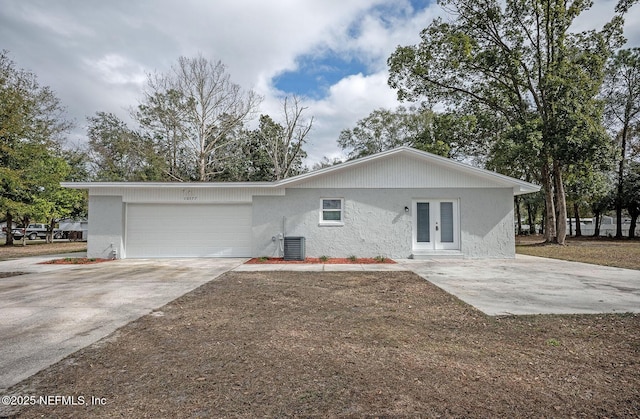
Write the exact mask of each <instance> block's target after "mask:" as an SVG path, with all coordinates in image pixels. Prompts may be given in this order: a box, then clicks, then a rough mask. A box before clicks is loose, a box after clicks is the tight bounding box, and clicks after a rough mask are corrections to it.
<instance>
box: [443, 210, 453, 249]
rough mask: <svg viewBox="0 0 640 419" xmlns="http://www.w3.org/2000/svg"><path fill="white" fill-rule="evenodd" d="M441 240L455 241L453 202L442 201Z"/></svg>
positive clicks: (446, 241)
mask: <svg viewBox="0 0 640 419" xmlns="http://www.w3.org/2000/svg"><path fill="white" fill-rule="evenodd" d="M440 224H441V228H442V230H441V231H440V242H442V243H453V202H441V203H440Z"/></svg>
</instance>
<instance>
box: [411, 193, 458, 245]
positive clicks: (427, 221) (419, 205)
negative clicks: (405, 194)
mask: <svg viewBox="0 0 640 419" xmlns="http://www.w3.org/2000/svg"><path fill="white" fill-rule="evenodd" d="M413 249H414V250H416V251H420V250H423V251H430V250H458V249H460V215H459V209H458V200H457V199H424V200H422V199H417V200H414V201H413Z"/></svg>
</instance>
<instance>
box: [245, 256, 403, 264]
mask: <svg viewBox="0 0 640 419" xmlns="http://www.w3.org/2000/svg"><path fill="white" fill-rule="evenodd" d="M245 263H248V264H264V265H269V264H275V265H277V264H282V263H324V264H326V265H337V264H358V263H359V264H372V263H396V262H395V261H394V260H392V259H388V258H385V259H384V261H380V260H379V259H375V258H358V259H348V258H329V259H327V260H325V261H322V260H320V258H306V259H305V260H284V259H283V258H253V259H249V260H248V261H247V262H245Z"/></svg>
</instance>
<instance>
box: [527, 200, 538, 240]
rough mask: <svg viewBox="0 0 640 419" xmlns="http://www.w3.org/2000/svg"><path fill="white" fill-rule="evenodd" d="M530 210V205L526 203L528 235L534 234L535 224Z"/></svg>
mask: <svg viewBox="0 0 640 419" xmlns="http://www.w3.org/2000/svg"><path fill="white" fill-rule="evenodd" d="M531 211H532V208H531V203H530V202H527V218H528V221H529V234H536V224H535V220H534V219H533V215H532V214H531Z"/></svg>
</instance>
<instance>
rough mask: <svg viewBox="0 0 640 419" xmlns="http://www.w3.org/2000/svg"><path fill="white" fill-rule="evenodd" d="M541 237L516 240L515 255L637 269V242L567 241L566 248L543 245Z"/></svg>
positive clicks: (639, 259) (639, 253) (639, 249)
mask: <svg viewBox="0 0 640 419" xmlns="http://www.w3.org/2000/svg"><path fill="white" fill-rule="evenodd" d="M542 241H543V239H542V237H540V236H523V237H516V252H517V253H520V254H523V255H531V256H540V257H545V258H554V259H562V260H571V261H574V262H584V263H593V264H596V265H604V266H615V267H618V268H627V269H640V240H638V239H636V240H629V239H622V240H615V239H609V238H604V237H603V238H599V239H594V238H593V237H581V238H575V237H570V238H567V241H566V245H565V246H558V245H553V244H551V245H543V244H542Z"/></svg>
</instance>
